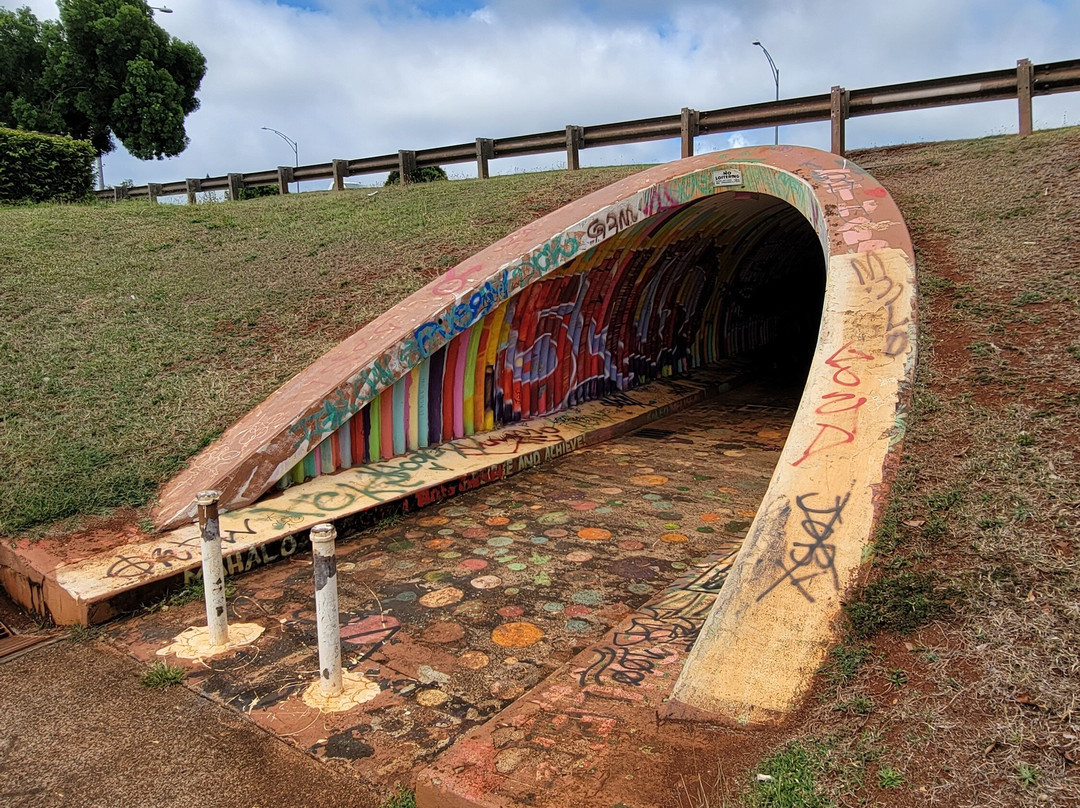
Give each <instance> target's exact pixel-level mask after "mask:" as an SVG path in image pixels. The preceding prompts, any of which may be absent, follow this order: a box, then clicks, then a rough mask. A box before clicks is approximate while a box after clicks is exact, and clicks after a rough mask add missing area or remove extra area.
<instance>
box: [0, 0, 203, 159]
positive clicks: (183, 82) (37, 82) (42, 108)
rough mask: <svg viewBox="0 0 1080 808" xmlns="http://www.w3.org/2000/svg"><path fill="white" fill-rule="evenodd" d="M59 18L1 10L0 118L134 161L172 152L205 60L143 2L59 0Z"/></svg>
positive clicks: (180, 141)
mask: <svg viewBox="0 0 1080 808" xmlns="http://www.w3.org/2000/svg"><path fill="white" fill-rule="evenodd" d="M58 6H59V9H60V20H59V21H58V22H49V21H45V22H40V21H38V20H37V18H36V17H35V16H34V15H33V14H32V13H31V12H30V10H29V9H26V8H22V9H19V10H18V11H15V12H11V11H4V10H2V9H0V124H4V123H6V124H8V125H12V126H15V127H18V128H22V129H38V130H39V131H44V132H49V133H52V134H64V135H71V136H72V137H75V138H78V139H80V140H89V141H90V142H91V143H92V144H93V146H94V148H95V149H96V150H97V152H98V154H106V153H108V152H110V151H112V150H113V149H114V148H115V147H116V144H115V141H114V140H113V137H114V135H115V137H116V138H118V139H119V140H120V142H121V143H123V144H124V147H125V148H126V149H127V150H128V151H129V152H131V154H133V155H134V156H135V157H138V158H139V159H141V160H149V159H151V158H157V159H161V158H163V157H172V156H174V155H177V154H179V153H180V152H182V151H183V150H184V149H185V148H186V146H187V144H188V138H187V134H186V133H185V131H184V119H185V118H186V117H187V116H188V115H189V114H191V113H192V112H194V111H195V110H196V109H198V107H199V100H198V99H197V98H196V97H195V93H196V92H197V91H198V89H199V85H200V84H201V83H202V79H203V76H204V75H205V74H206V59H205V58H204V57H203V55H202V53H201V52H200V51H199V49H198V48H197V47H195V45H193V44H191V43H190V42H181V41H179V40H177V39H175V38H174V37H172V36H170V35H169V34H168V33H167V32H166V31H165V30H164V29H162V28H161V26H159V25H158V24H157V23H156V22H154V18H153V14H152V12H151V10H150V7H149V6H148V5H147V4H146V3H145V2H143V1H142V0H59V2H58Z"/></svg>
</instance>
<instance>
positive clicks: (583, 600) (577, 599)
mask: <svg viewBox="0 0 1080 808" xmlns="http://www.w3.org/2000/svg"><path fill="white" fill-rule="evenodd" d="M570 599H571V600H572V601H574V603H577V604H579V605H581V606H599V605H600V601H601V600H603V596H602V595H601V594H600V593H599V592H596V591H594V590H592V589H582V590H581V591H580V592H575V593H574V594H573V595H571V596H570Z"/></svg>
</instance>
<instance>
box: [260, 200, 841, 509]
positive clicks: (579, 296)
mask: <svg viewBox="0 0 1080 808" xmlns="http://www.w3.org/2000/svg"><path fill="white" fill-rule="evenodd" d="M637 217H638V214H637V213H635V212H634V211H633V210H632V209H629V208H627V209H624V210H623V211H621V212H618V213H611V214H609V215H608V217H607V218H606V220H604V221H602V220H601V219H599V218H598V219H596V220H594V221H593V222H592V223H590V224H589V225H588V227H587V230H586V233H587V234H588V233H589V231H590V230H591V231H592V233H593V235H594V237H597V236H599V235H601V233H600V231H601V230H605V231H606V228H608V227H609V226H610V227H612V228H615V227H616V226H618V225H619V224H621V225H624V226H625V225H628V224H631V222H632V225H631V226H629V227H626V229H624V230H622V231H621V232H619V233H618V234H617V235H615V236H613V237H611V238H608V239H607V240H605V241H602V242H601V243H600V244H598V245H597V246H595V247H593V248H592V249H589V250H586V251H584V252H582V253H581V254H579V255H578V256H577V257H576V258H574V259H572V260H570V261H568V262H567V263H565V264H564V265H562V266H560V267H558V268H557V269H555V270H553V271H551V272H550V274H548V275H547V276H546V277H544V278H542V279H540V280H537V281H535V282H533V283H531V284H530V285H528V286H526V287H525V288H524V289H523V290H522V291H521V292H520V293H519V294H518V295H516V296H514V297H510V298H509V299H507V300H505V302H503V303H501V304H498V305H493V303H492V301H489V300H487V299H486V298H485V295H487V294H491V295H497V294H498V292H499V290H496V289H484V290H481V291H480V292H477V293H476V294H475V295H473V296H472V298H470V300H469V302H468V307H469V308H470V310H473V311H475V310H483V309H485V308H490V309H492V310H491V311H490V313H488V314H486V315H484V316H482V317H474V318H473V319H472V322H471V325H468V326H463V324H462V323H463V321H464V320H466V319H468V317H469V312H468V311H465V312H462V311H459V310H458V309H461V308H463V307H461V306H459V307H458V309H455V310H454V311H453V312H451V313H450V314H448V315H447V316H444V317H441V318H438V319H436V320H434V321H432V322H430V323H427V324H425V325H424V326H422V327H421V328H419V329H417V332H416V333H417V340H418V346H419V349H420V352H421V353H422V354H426V358H424V359H423V361H421V362H420V363H419V364H418V365H416V366H415V367H414V368H413V369H412V370H411V372H409V373H407V374H405V375H404V376H403V377H401V378H400V379H399V380H398V381H397V382H395V383H394V384H393V385H392V386H391V387H390V388H388V389H387V390H385V391H384V392H383V393H381V394H380V395H379V396H377V397H376V398H375V399H374V400H373V401H372V402H371V403H370V404H368V405H367V406H365V407H364V408H362V409H361V410H360V412H359V413H358V414H357V415H355V416H353V417H351V418H350V419H348V420H347V421H346V422H345V423H344V424H343V425H342V426H341V427H340V428H338V429H337V430H336V431H335V432H334V433H333V434H332V435H330V436H329V437H328V438H327V439H325V440H323V441H322V442H321V443H320V444H318V445H317V446H315V447H314V448H313V449H312V450H311V451H310V452H309V453H308V454H307V456H305V457H304V458H303V460H301V461H299V462H298V463H296V464H295V465H294V466H293V467H292V469H291V470H289V471H288V473H286V474H285V475H284V476H282V477H281V479H280V480H279V487H280V488H287V487H288V486H290V485H292V484H294V483H301V482H304V481H305V480H307V479H311V478H313V477H318V476H320V475H324V474H332V473H334V472H337V471H340V470H342V469H346V468H350V467H354V466H361V465H364V464H367V463H373V462H378V461H382V460H386V459H387V458H391V457H395V456H400V455H405V454H407V453H409V452H415V451H417V450H420V449H423V448H425V447H428V446H436V445H439V444H443V443H447V442H449V441H452V440H455V439H460V438H466V437H469V436H472V435H474V434H477V433H482V432H485V431H489V430H492V429H495V428H498V427H501V426H504V425H507V424H513V423H517V422H520V421H528V420H529V419H531V418H535V417H539V416H546V415H551V414H552V413H556V412H560V411H563V410H567V409H569V408H572V407H574V406H575V405H579V404H581V403H583V402H586V401H592V400H596V399H599V398H602V397H604V396H607V395H610V394H612V393H617V392H625V391H627V390H632V389H634V388H637V387H639V386H640V385H643V384H646V383H648V382H650V381H652V380H655V379H660V378H666V377H670V376H673V375H680V374H692V373H693V371H695V370H697V369H701V368H707V367H710V366H715V365H716V364H717V363H718V362H721V361H723V360H726V359H732V358H742V359H746V360H748V361H749V362H750V363H751V364H752V366H753V367H754V368H755V369H756V370H757V371H759V372H762V373H768V374H770V375H779V376H781V377H790V378H795V377H798V378H799V380H800V381H801V379H804V378H805V375H806V370H807V368H808V366H809V363H810V359H811V357H812V356H813V352H814V347H815V344H816V336H817V332H818V326H819V323H820V319H821V306H822V300H823V296H824V291H825V264H824V256H823V254H822V249H821V242H820V241H819V239H818V236H817V234H816V233H815V232H814V229H813V227H811V225H810V224H809V222H808V221H807V220H806V218H805V216H803V215H802V214H801V213H800V212H799V211H798V210H796V209H795V208H794V207H792V206H791V205H789V204H787V203H786V202H784V201H782V200H780V199H777V198H775V197H771V196H767V195H764V194H757V193H737V194H721V195H716V196H712V197H707V198H704V199H700V200H698V201H696V202H692V203H690V204H687V205H683V206H680V207H677V208H673V209H672V210H670V211H667V212H665V213H661V214H658V215H655V216H652V217H649V218H642V219H641V220H640V221H638V220H637ZM516 269H517V270H518V271H524V270H522V268H521V267H518V268H516ZM507 282H509V280H507ZM488 286H490V284H489V285H488ZM439 341H442V342H444V343H445V344H442V345H441V347H438V348H433V346H434V345H436V344H438V342H439ZM800 374H801V375H800ZM789 380H790V379H789Z"/></svg>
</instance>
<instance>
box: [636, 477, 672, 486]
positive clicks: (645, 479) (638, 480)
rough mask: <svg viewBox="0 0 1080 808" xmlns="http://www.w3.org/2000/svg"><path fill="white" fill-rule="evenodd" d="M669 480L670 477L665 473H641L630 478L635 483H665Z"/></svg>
mask: <svg viewBox="0 0 1080 808" xmlns="http://www.w3.org/2000/svg"><path fill="white" fill-rule="evenodd" d="M667 481H668V478H667V477H665V476H664V475H663V474H639V475H637V476H636V477H631V478H630V482H631V483H633V484H634V485H663V484H664V483H666V482H667Z"/></svg>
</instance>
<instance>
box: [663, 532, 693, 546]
mask: <svg viewBox="0 0 1080 808" xmlns="http://www.w3.org/2000/svg"><path fill="white" fill-rule="evenodd" d="M660 541H662V542H667V543H668V544H682V543H683V542H685V541H689V539H688V538H687V537H686V536H685V535H684V534H682V533H665V534H664V535H662V536H661V537H660Z"/></svg>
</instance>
